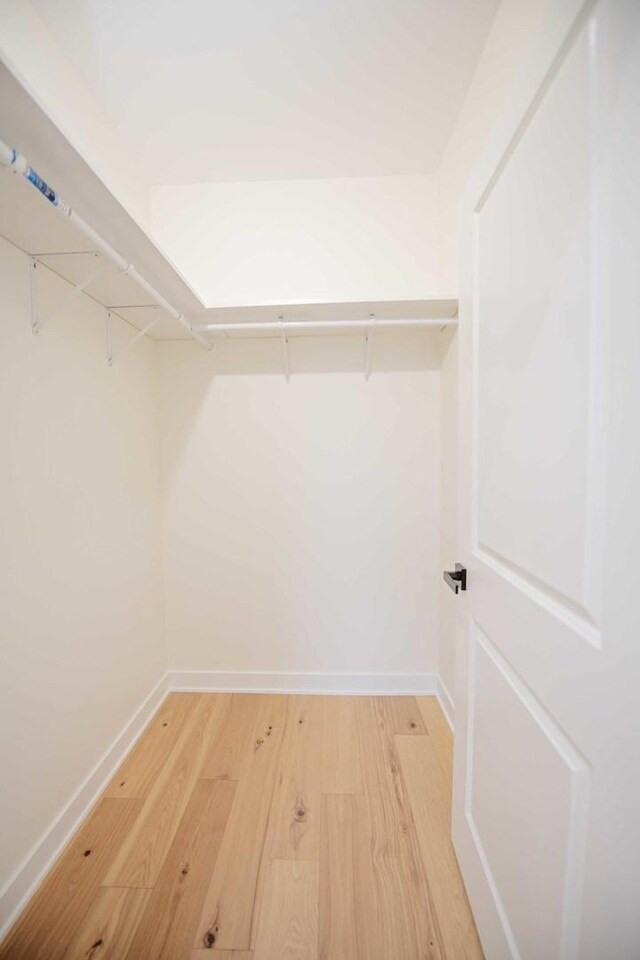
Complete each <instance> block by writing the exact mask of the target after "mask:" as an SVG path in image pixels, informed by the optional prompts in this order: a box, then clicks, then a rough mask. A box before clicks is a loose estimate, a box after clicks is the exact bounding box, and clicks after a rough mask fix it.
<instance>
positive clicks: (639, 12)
mask: <svg viewBox="0 0 640 960" xmlns="http://www.w3.org/2000/svg"><path fill="white" fill-rule="evenodd" d="M547 21H548V22H547V28H548V29H547V30H546V33H545V36H544V38H541V40H540V44H539V49H538V51H537V53H536V56H535V57H532V60H531V63H530V64H529V65H528V68H527V70H526V71H525V73H526V80H525V82H524V83H523V85H522V87H521V88H520V89H519V91H515V92H514V102H513V105H512V109H511V110H510V111H509V112H508V114H507V115H505V117H504V118H503V122H502V124H501V125H500V128H499V130H497V131H496V134H495V137H494V138H493V140H492V143H491V145H490V148H489V150H488V151H487V154H486V155H485V158H484V160H483V163H482V164H481V167H480V169H479V170H478V171H477V176H475V177H474V179H473V181H472V184H471V187H470V189H469V191H468V193H467V195H466V197H465V201H464V204H463V213H462V219H461V231H462V261H461V267H462V276H461V290H460V293H461V325H460V330H461V334H460V335H461V355H462V359H461V377H462V380H461V383H462V389H461V407H462V412H461V437H462V449H461V456H463V459H464V461H465V462H466V468H465V470H464V473H463V479H462V481H461V494H462V497H461V499H462V502H463V504H464V505H465V506H464V507H463V510H462V515H461V521H462V528H463V530H465V531H466V534H465V538H466V542H465V543H463V544H462V551H461V553H462V555H461V556H460V557H458V558H457V559H458V560H461V561H463V562H464V563H465V565H466V566H467V568H468V589H467V592H466V593H461V594H459V595H458V603H459V614H460V619H459V624H458V627H459V629H458V647H457V664H458V672H457V679H456V748H455V778H454V815H453V838H454V843H455V848H456V851H457V854H458V858H459V861H460V865H461V868H462V872H463V875H464V879H465V883H466V885H467V889H468V893H469V897H470V901H471V905H472V908H473V911H474V914H475V917H476V921H477V924H478V928H479V933H480V936H481V939H482V942H483V945H484V949H485V952H486V955H487V958H488V960H503V958H522V960H557V958H563V960H570V958H574V960H575V958H580V960H638V958H640V828H639V824H640V606H639V604H640V549H639V546H640V0H599V2H592V3H584V2H579V0H553V2H552V3H550V4H549V14H548V18H547Z"/></svg>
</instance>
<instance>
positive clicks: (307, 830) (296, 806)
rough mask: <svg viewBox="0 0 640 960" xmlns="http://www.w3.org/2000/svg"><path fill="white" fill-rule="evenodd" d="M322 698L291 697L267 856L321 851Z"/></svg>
mask: <svg viewBox="0 0 640 960" xmlns="http://www.w3.org/2000/svg"><path fill="white" fill-rule="evenodd" d="M321 742H322V703H321V701H320V700H319V698H318V697H315V696H290V697H287V719H286V724H285V729H284V735H283V738H282V747H281V750H280V757H279V760H278V772H277V776H276V783H275V789H274V794H273V802H272V804H271V811H270V814H269V822H268V824H267V843H266V847H265V859H267V860H317V859H318V856H319V854H320V768H319V764H318V757H319V755H320V745H321Z"/></svg>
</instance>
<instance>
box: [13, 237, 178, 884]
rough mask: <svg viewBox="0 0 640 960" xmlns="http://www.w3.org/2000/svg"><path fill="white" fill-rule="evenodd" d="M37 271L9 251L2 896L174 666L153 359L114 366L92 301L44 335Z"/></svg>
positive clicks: (58, 290) (45, 299) (45, 300)
mask: <svg viewBox="0 0 640 960" xmlns="http://www.w3.org/2000/svg"><path fill="white" fill-rule="evenodd" d="M28 271H29V261H28V259H27V257H26V256H25V255H24V254H23V253H22V252H20V251H18V250H17V248H15V247H13V246H11V245H10V244H9V243H7V242H6V241H4V240H0V290H2V297H1V298H0V450H1V451H2V469H0V503H2V521H1V526H0V568H1V569H2V578H1V586H0V590H1V598H0V636H1V637H2V649H1V657H2V664H1V668H0V683H1V685H2V689H1V692H0V769H1V770H2V781H3V789H2V791H1V801H0V803H1V807H0V823H1V824H2V830H1V831H0V878H1V879H0V886H1V885H2V881H5V880H7V879H8V878H9V877H10V876H11V875H12V873H13V872H14V871H15V870H16V868H17V867H18V865H19V864H20V862H21V860H22V859H23V857H25V855H26V854H27V853H28V852H29V851H30V849H31V848H32V847H33V846H34V844H36V842H37V841H38V839H39V838H40V836H41V835H42V834H43V832H44V831H45V830H46V828H47V827H49V826H50V824H51V823H52V821H53V820H54V819H55V818H56V816H57V815H58V814H59V813H60V812H61V810H62V808H63V807H64V806H65V804H66V803H67V801H68V800H69V799H70V797H71V795H72V794H73V793H74V791H75V789H76V788H77V787H78V786H79V785H80V783H81V782H82V781H83V780H84V778H85V777H86V776H87V774H88V773H89V772H90V770H91V769H92V767H93V766H94V764H95V763H96V762H97V760H98V759H99V757H100V756H101V754H102V753H103V752H104V751H105V750H106V748H107V747H108V746H109V745H110V744H111V742H112V741H113V740H114V738H115V737H116V736H117V734H118V733H119V732H120V730H121V729H122V727H123V726H124V725H125V723H127V722H128V721H129V720H130V719H131V717H132V716H133V714H134V712H135V711H136V710H137V708H138V707H139V706H140V704H141V703H142V701H143V700H144V698H145V697H146V695H147V694H148V693H149V692H150V690H151V689H152V687H153V686H154V685H155V684H156V683H157V681H158V680H159V678H160V676H161V675H162V673H163V672H164V670H165V668H166V666H165V665H166V654H165V649H164V644H163V641H162V618H161V592H160V591H161V571H160V556H159V541H160V537H159V532H160V524H159V482H158V479H159V478H158V460H157V432H156V406H155V393H154V377H153V355H152V354H153V346H152V345H151V344H149V343H141V344H139V345H138V348H137V350H136V351H135V352H133V353H132V354H131V355H130V356H129V357H128V359H127V361H126V363H122V364H118V363H117V362H116V364H115V365H114V367H113V368H109V367H108V365H107V363H106V359H105V330H104V310H103V308H101V307H99V306H98V305H96V304H94V303H92V302H91V301H90V300H89V299H88V298H87V297H85V296H82V297H80V298H78V300H76V301H75V304H74V305H73V307H71V308H69V309H67V310H66V311H65V312H64V313H63V314H62V315H61V316H57V317H55V318H54V319H52V320H50V322H49V323H48V324H47V325H46V326H45V328H44V329H43V330H42V332H41V333H40V334H39V336H37V337H34V336H33V335H32V333H31V327H30V314H29V295H28V292H29V282H28V275H29V274H28ZM39 277H40V285H39V286H40V292H41V302H42V305H43V310H45V311H46V310H47V307H51V306H53V305H54V304H55V303H56V301H57V300H59V298H60V297H61V296H63V295H64V294H65V293H66V292H67V291H68V289H69V288H68V285H67V284H66V283H64V281H62V280H60V279H59V278H57V277H54V276H53V275H52V274H51V273H49V272H48V271H47V270H46V269H44V268H43V269H41V270H39ZM113 334H114V337H115V348H116V350H117V347H118V345H119V344H121V343H122V340H123V337H129V336H131V329H130V328H129V327H125V325H124V324H122V325H119V322H118V321H117V320H116V321H114V331H113Z"/></svg>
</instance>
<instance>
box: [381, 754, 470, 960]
mask: <svg viewBox="0 0 640 960" xmlns="http://www.w3.org/2000/svg"><path fill="white" fill-rule="evenodd" d="M396 745H397V749H398V755H399V757H400V763H401V766H402V773H403V777H404V780H405V783H406V785H407V792H408V795H409V801H410V804H411V808H412V812H413V817H414V820H415V824H416V830H417V836H418V842H419V845H420V851H421V855H422V862H423V864H424V867H425V870H426V873H427V876H428V878H429V885H430V888H431V891H432V895H433V900H434V903H435V907H436V912H437V915H438V923H439V926H440V929H441V931H442V937H443V941H444V946H445V951H446V955H447V956H451V957H456V958H460V960H481V958H482V949H481V947H480V943H479V940H478V935H477V932H476V928H475V924H474V922H473V917H472V914H471V909H470V907H469V902H468V900H467V896H466V893H465V889H464V885H463V883H462V878H461V876H460V870H459V868H458V862H457V859H456V855H455V852H454V849H453V844H452V843H451V839H450V829H451V802H450V790H449V785H448V783H447V779H446V776H445V774H444V772H443V770H442V767H441V765H440V761H439V759H438V757H437V755H436V751H435V748H434V745H433V742H432V739H431V737H429V736H427V737H405V736H399V737H396Z"/></svg>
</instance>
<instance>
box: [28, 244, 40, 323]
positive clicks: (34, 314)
mask: <svg viewBox="0 0 640 960" xmlns="http://www.w3.org/2000/svg"><path fill="white" fill-rule="evenodd" d="M29 302H30V306H31V333H33V334H36V333H37V332H38V261H37V260H36V258H35V257H29Z"/></svg>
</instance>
